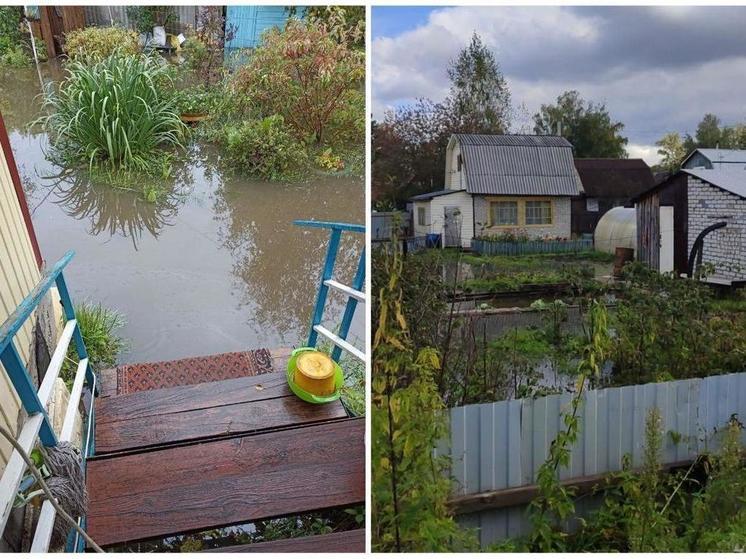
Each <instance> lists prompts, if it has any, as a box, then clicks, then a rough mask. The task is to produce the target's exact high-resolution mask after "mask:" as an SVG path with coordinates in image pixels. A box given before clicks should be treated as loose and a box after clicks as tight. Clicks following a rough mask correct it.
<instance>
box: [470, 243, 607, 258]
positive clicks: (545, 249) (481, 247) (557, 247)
mask: <svg viewBox="0 0 746 559" xmlns="http://www.w3.org/2000/svg"><path fill="white" fill-rule="evenodd" d="M471 248H472V250H473V251H474V252H476V253H478V254H484V255H487V256H520V255H522V254H564V253H576V252H587V251H589V250H593V239H576V240H568V241H541V240H539V241H516V242H511V241H493V240H489V239H472V240H471Z"/></svg>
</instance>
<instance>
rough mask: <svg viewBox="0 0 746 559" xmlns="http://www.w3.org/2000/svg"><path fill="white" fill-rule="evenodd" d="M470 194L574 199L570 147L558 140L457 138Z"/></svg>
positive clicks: (576, 182) (576, 188)
mask: <svg viewBox="0 0 746 559" xmlns="http://www.w3.org/2000/svg"><path fill="white" fill-rule="evenodd" d="M454 139H455V140H456V141H458V142H459V144H460V147H461V153H462V157H463V161H464V166H465V169H466V172H465V177H466V190H467V192H469V193H470V194H494V195H507V196H576V195H578V194H579V193H581V192H582V191H583V187H582V184H581V182H580V178H579V176H578V173H577V171H576V169H575V165H574V163H573V157H572V145H571V144H570V143H569V142H568V141H567V140H566V139H564V138H561V137H559V136H530V135H519V134H506V135H494V136H488V135H479V134H456V135H454Z"/></svg>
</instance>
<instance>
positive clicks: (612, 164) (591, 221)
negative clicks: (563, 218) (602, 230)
mask: <svg viewBox="0 0 746 559" xmlns="http://www.w3.org/2000/svg"><path fill="white" fill-rule="evenodd" d="M575 168H576V169H577V171H578V175H579V176H580V181H581V182H582V183H583V190H584V191H585V192H584V193H583V194H581V195H580V196H577V197H575V198H573V201H572V233H573V235H576V236H579V235H582V234H583V233H593V231H594V230H595V228H596V224H597V223H598V220H599V219H601V216H602V215H604V214H605V213H606V212H607V211H609V210H610V209H611V208H615V207H617V206H630V205H631V200H632V198H634V197H635V196H638V195H640V194H641V193H643V192H645V191H646V190H649V189H650V188H651V187H652V186H653V185H654V184H655V179H654V178H653V173H652V172H651V171H650V167H648V165H647V163H645V162H644V161H643V160H642V159H602V158H599V159H595V158H594V159H575Z"/></svg>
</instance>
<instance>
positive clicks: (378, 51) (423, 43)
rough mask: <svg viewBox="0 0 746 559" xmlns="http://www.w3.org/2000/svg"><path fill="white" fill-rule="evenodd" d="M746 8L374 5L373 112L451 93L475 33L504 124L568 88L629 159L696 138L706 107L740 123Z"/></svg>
mask: <svg viewBox="0 0 746 559" xmlns="http://www.w3.org/2000/svg"><path fill="white" fill-rule="evenodd" d="M744 29H746V7H741V6H735V7H712V6H708V7H698V6H616V7H600V6H587V7H582V6H452V7H448V6H381V7H373V8H372V21H371V32H372V38H373V41H372V48H371V52H370V55H371V66H372V75H371V81H372V90H373V116H374V118H377V119H380V118H381V117H382V116H383V114H384V112H385V111H386V110H388V109H391V108H395V107H398V106H402V105H405V104H408V103H411V102H412V101H413V100H414V99H416V98H420V97H427V98H430V99H432V100H434V101H440V100H442V99H443V98H444V97H445V96H446V95H447V94H448V89H449V82H448V76H447V74H446V69H447V66H448V63H449V61H450V60H452V59H453V58H455V57H456V56H457V54H458V52H459V50H460V49H462V48H463V47H465V46H466V45H467V43H468V41H469V39H470V37H471V35H472V32H475V31H476V32H477V33H478V34H479V35H480V36H481V37H482V40H483V42H484V43H485V44H486V45H487V46H488V47H489V48H490V49H492V50H493V52H494V53H495V57H496V59H497V61H498V63H499V64H500V66H501V69H502V71H503V73H504V75H505V78H506V80H507V82H508V86H509V88H510V91H511V94H512V100H513V105H514V107H515V108H516V109H517V115H518V116H517V117H516V118H515V119H514V122H513V127H512V128H513V131H516V132H530V127H531V116H532V115H533V114H534V113H535V112H536V111H537V110H538V109H539V107H540V105H541V104H542V103H552V102H554V100H555V99H556V98H557V96H558V95H559V94H560V93H562V92H564V91H566V90H570V89H577V90H578V91H580V94H581V95H582V96H583V97H584V98H585V99H587V100H591V101H595V102H599V103H605V104H606V106H607V108H608V109H609V111H610V113H611V115H612V118H615V119H618V120H620V121H621V122H623V123H624V124H625V131H624V133H625V135H626V136H628V138H629V147H628V151H629V153H630V156H632V157H643V158H644V159H645V160H646V161H648V163H651V164H652V163H655V162H656V161H657V159H658V156H657V153H656V151H657V148H656V147H655V145H654V144H655V141H656V140H657V139H659V138H660V137H662V136H663V135H664V134H665V133H667V132H670V131H677V132H680V133H682V134H683V133H687V132H689V133H694V131H695V129H696V126H697V123H698V122H699V120H700V119H701V118H702V116H703V115H704V114H705V113H706V112H712V113H715V114H716V115H718V116H719V117H720V118H721V120H722V121H723V123H724V124H735V123H737V122H744V121H746V39H744V31H743V30H744Z"/></svg>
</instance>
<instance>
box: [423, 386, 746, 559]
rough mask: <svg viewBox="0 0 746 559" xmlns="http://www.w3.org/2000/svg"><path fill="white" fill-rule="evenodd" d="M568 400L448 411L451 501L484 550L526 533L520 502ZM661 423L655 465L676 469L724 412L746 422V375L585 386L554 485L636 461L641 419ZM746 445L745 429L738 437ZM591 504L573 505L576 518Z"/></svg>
mask: <svg viewBox="0 0 746 559" xmlns="http://www.w3.org/2000/svg"><path fill="white" fill-rule="evenodd" d="M571 398H572V395H571V394H561V395H552V396H547V397H544V398H537V399H524V400H509V401H501V402H494V403H487V404H473V405H469V406H463V407H458V408H453V409H451V410H450V427H451V434H450V444H448V443H444V444H443V445H442V447H441V448H439V449H438V453H439V454H441V455H443V454H450V456H451V459H452V471H451V475H452V477H453V478H454V494H453V504H454V507H455V508H456V510H457V511H459V512H460V513H461V514H460V516H459V521H460V522H461V523H462V524H463V525H464V526H469V527H475V528H477V529H479V535H480V540H481V543H482V545H483V546H487V545H489V544H491V543H494V542H496V541H499V540H502V539H505V538H508V537H515V536H519V535H522V534H525V533H527V532H528V531H529V530H530V524H529V522H528V518H527V516H526V503H527V502H528V501H530V499H531V498H532V497H533V495H535V494H536V488H535V483H536V474H537V472H538V469H539V467H540V466H541V464H542V463H543V462H544V461H545V460H546V458H547V454H548V450H549V445H550V444H551V442H552V440H553V439H554V438H555V437H556V436H557V433H558V431H559V429H560V428H561V426H562V418H561V413H562V411H564V410H567V409H568V407H569V404H570V401H571ZM654 407H655V408H658V410H659V411H660V413H661V417H662V434H663V444H662V456H661V462H662V463H663V464H664V465H669V466H674V465H680V464H684V463H687V462H690V461H691V460H693V459H694V458H695V457H696V456H697V455H698V454H700V453H702V452H703V451H706V450H708V449H713V448H716V447H717V445H718V444H719V430H720V429H721V428H722V427H723V426H724V425H726V424H727V423H728V421H729V420H730V419H731V417H732V416H733V414H738V416H739V417H740V418H746V373H734V374H727V375H719V376H712V377H708V378H704V379H686V380H678V381H671V382H663V383H651V384H644V385H635V386H624V387H619V388H605V389H600V390H590V391H588V392H587V394H586V397H585V401H584V403H583V405H582V407H581V409H580V422H581V431H580V436H579V437H578V440H577V442H576V444H575V445H574V446H573V448H572V452H571V459H570V464H569V466H568V467H563V468H562V469H561V471H560V472H559V473H560V479H562V480H566V481H571V482H573V484H577V485H579V486H583V485H585V486H586V487H588V488H589V487H590V486H592V485H593V484H595V483H598V482H599V481H602V480H603V478H604V477H605V476H604V474H607V473H609V472H614V471H618V470H620V469H621V468H622V460H623V457H624V456H625V455H629V457H630V458H631V461H632V466H633V467H639V466H641V465H642V463H643V451H644V446H645V422H646V419H647V417H648V412H649V411H650V410H651V409H652V408H654ZM743 442H744V443H746V431H745V432H744V435H743ZM593 505H594V499H590V498H586V499H582V500H581V502H580V504H579V510H578V512H579V513H581V514H582V513H583V511H584V509H588V508H590V507H592V506H593Z"/></svg>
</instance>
